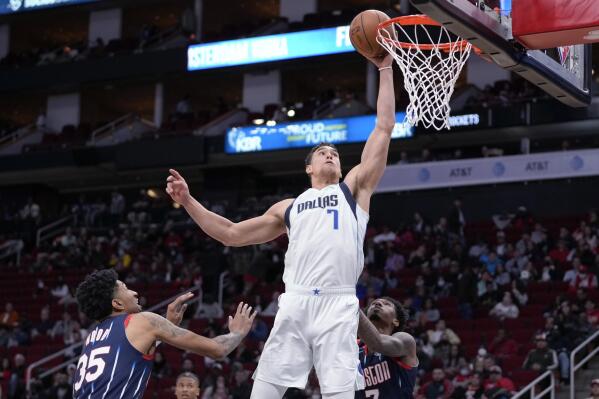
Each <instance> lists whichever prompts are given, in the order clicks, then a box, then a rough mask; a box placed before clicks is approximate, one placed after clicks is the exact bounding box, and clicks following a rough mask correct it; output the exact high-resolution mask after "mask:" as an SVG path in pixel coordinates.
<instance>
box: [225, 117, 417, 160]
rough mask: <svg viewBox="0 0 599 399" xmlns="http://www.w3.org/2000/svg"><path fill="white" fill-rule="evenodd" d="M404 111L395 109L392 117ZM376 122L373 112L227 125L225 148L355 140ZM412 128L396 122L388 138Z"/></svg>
mask: <svg viewBox="0 0 599 399" xmlns="http://www.w3.org/2000/svg"><path fill="white" fill-rule="evenodd" d="M404 117H405V114H404V113H403V112H398V113H397V114H396V120H398V121H403V120H404ZM375 123H376V116H375V115H363V116H354V117H348V118H337V119H322V120H311V121H298V122H291V123H279V124H277V125H275V126H262V125H260V126H244V127H234V128H232V129H229V130H228V131H227V134H226V139H225V152H226V153H228V154H238V153H244V152H258V151H269V150H282V149H289V148H300V147H312V146H314V145H316V144H318V143H321V142H323V141H325V142H329V143H335V144H344V143H359V142H364V141H366V140H367V139H368V136H369V135H370V132H371V131H372V129H373V128H374V125H375ZM413 133H414V128H413V127H411V126H409V125H408V124H407V123H403V122H401V123H396V124H395V129H394V130H393V134H392V136H391V138H394V139H397V138H407V137H412V135H413Z"/></svg>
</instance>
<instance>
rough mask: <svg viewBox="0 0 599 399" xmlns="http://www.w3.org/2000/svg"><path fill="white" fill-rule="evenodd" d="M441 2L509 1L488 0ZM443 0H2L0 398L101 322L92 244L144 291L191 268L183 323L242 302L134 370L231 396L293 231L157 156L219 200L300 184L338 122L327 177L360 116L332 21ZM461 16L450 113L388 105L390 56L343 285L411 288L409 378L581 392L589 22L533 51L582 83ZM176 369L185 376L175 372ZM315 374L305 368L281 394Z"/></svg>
mask: <svg viewBox="0 0 599 399" xmlns="http://www.w3.org/2000/svg"><path fill="white" fill-rule="evenodd" d="M460 1H461V2H463V3H464V4H465V3H468V4H469V5H468V6H472V7H474V8H475V10H479V11H480V10H482V11H480V12H483V13H485V14H484V15H491V16H492V17H493V18H497V20H501V21H500V22H501V23H502V24H504V25H505V21H506V20H509V19H510V18H511V17H510V12H511V6H505V3H509V2H507V1H501V2H500V1H499V0H485V1H478V0H471V1H470V2H468V0H460ZM460 1H456V2H455V4H458V3H459V4H461V2H460ZM518 1H520V2H526V1H528V0H512V3H514V12H515V10H516V8H515V7H516V4H515V3H517V2H518ZM547 1H549V0H547ZM442 2H445V3H452V4H453V2H450V1H448V0H426V1H424V0H414V1H413V2H412V3H410V1H406V0H301V1H300V0H231V1H216V0H61V1H58V0H0V399H6V398H8V399H21V398H39V399H67V398H73V397H74V396H73V394H74V393H73V392H74V391H73V388H72V386H73V384H74V383H76V382H77V380H79V379H83V378H84V376H85V365H82V363H81V362H80V361H78V359H79V356H80V354H81V353H82V351H83V350H84V347H85V342H86V339H88V334H89V333H90V332H91V331H93V330H94V328H95V323H96V322H95V321H93V320H90V319H89V318H87V317H86V316H85V315H84V314H83V313H82V312H81V311H80V309H79V307H78V304H77V298H76V297H77V296H76V289H77V286H78V285H79V283H81V282H82V281H83V280H84V278H85V276H86V275H88V274H89V273H91V272H93V271H94V270H103V269H114V270H115V271H116V272H117V273H118V276H119V279H120V280H121V281H123V282H124V283H125V284H126V285H127V286H128V287H129V288H130V289H132V290H134V291H136V292H137V293H138V295H139V297H138V299H139V304H140V305H141V306H142V307H143V309H144V310H147V311H153V312H155V313H158V314H160V315H165V314H166V313H167V305H168V304H169V303H171V302H172V301H173V300H174V299H175V298H176V297H177V296H179V295H180V294H181V293H184V292H189V291H191V292H193V294H194V297H193V299H192V300H191V301H189V302H188V308H187V310H186V312H185V314H184V316H183V320H182V322H181V327H183V328H186V329H189V330H190V331H193V332H195V333H196V334H199V335H203V336H205V337H209V338H214V337H216V336H219V335H222V334H226V333H227V332H228V326H227V322H228V316H229V315H232V314H234V313H235V310H236V308H237V304H238V303H239V302H240V301H244V302H247V303H248V304H249V305H251V306H252V307H253V308H254V309H255V310H256V311H258V316H257V318H256V320H255V321H254V324H253V326H252V328H251V330H250V332H249V334H248V335H247V337H246V338H245V339H244V340H243V341H242V342H241V344H240V345H239V346H238V347H237V348H236V349H234V350H233V351H232V352H231V353H230V354H228V355H227V356H226V357H224V358H222V359H218V360H214V359H212V358H210V357H202V356H199V355H197V354H194V353H191V352H187V351H184V350H181V349H177V348H175V347H174V346H170V345H168V344H166V343H162V344H161V345H159V346H158V347H157V348H156V353H155V354H154V361H153V366H152V373H151V377H150V379H149V382H148V385H147V388H146V390H145V393H144V394H143V397H144V398H175V397H177V398H195V397H199V398H202V399H249V398H250V394H251V391H252V386H253V383H254V382H253V379H252V374H253V372H254V370H255V369H256V367H257V364H258V360H259V358H260V356H261V352H262V349H263V347H264V344H265V341H266V340H267V337H268V336H269V333H270V331H271V329H272V327H273V323H274V320H275V315H276V314H277V310H278V298H279V295H280V294H281V293H283V292H284V291H285V286H284V283H283V271H284V262H285V252H286V250H287V247H288V241H287V236H286V235H285V234H283V235H281V236H280V237H279V238H277V239H275V240H274V241H271V242H268V243H265V244H260V245H251V246H242V247H236V246H231V247H228V246H224V245H223V244H222V243H221V242H219V241H216V240H214V239H212V238H210V237H209V236H208V235H207V234H206V233H204V232H203V231H202V230H201V229H200V228H199V227H198V226H197V225H196V223H195V222H194V221H193V220H192V219H191V218H190V216H189V215H188V214H187V212H186V210H185V209H184V208H183V207H182V206H180V205H179V204H178V203H175V202H173V200H172V199H171V197H170V196H169V194H167V192H166V191H165V189H166V178H167V176H169V169H171V168H172V169H176V170H178V171H179V172H180V173H181V175H183V176H184V177H185V178H186V180H187V183H188V184H189V188H190V191H191V194H192V195H193V196H194V197H195V198H196V199H197V200H198V201H199V202H200V203H201V204H202V205H203V206H204V207H205V208H206V209H208V210H210V211H212V212H214V213H216V214H218V215H221V216H224V217H226V218H228V219H229V220H231V221H232V222H239V221H241V220H245V219H248V218H251V217H255V216H259V215H262V214H263V213H264V212H266V211H267V210H268V209H269V208H270V207H271V205H273V204H275V203H276V202H278V201H280V200H282V199H285V198H295V197H297V196H298V195H299V194H301V193H302V192H304V191H305V190H306V189H308V188H309V187H310V179H309V177H308V176H307V175H306V170H305V169H306V168H305V162H304V160H305V157H306V155H307V153H308V151H309V150H310V148H311V147H312V146H314V145H316V144H319V143H320V142H332V143H335V145H336V146H337V149H338V151H339V154H340V160H341V167H342V172H343V175H344V176H345V175H346V174H347V173H348V172H349V170H350V169H351V168H352V167H353V166H355V165H357V164H358V163H359V162H360V159H361V153H362V149H363V148H364V143H365V142H366V140H367V139H368V137H369V134H370V132H371V131H372V129H373V128H374V126H375V123H376V116H375V115H376V110H377V93H378V86H379V72H378V71H377V68H376V67H375V66H374V65H373V64H371V63H370V62H368V60H366V59H365V58H364V57H362V56H361V55H360V54H358V53H357V52H356V51H354V48H353V47H352V44H351V43H350V40H349V36H348V35H349V24H350V22H351V21H352V19H353V18H354V17H355V16H356V15H357V14H358V13H359V12H361V11H364V10H367V9H377V10H380V11H383V12H384V13H386V14H387V15H388V16H390V17H391V18H393V17H398V16H400V15H409V14H417V13H421V12H428V11H429V10H431V9H430V8H426V7H428V6H429V5H430V4H433V6H434V5H437V4H440V3H442ZM529 2H530V3H535V4H538V1H537V0H535V1H532V0H531V1H529ZM557 2H558V3H559V1H557ZM562 2H563V1H562ZM584 2H585V0H578V3H584ZM424 3H427V5H423V4H424ZM428 3H430V4H428ZM419 6H420V7H421V8H420V10H419V9H418V8H417V7H419ZM460 7H466V6H465V5H463V6H460ZM507 7H509V8H507ZM532 7H533V8H534V7H540V6H538V5H533V6H532ZM572 7H574V6H572ZM595 8H596V7H595ZM431 12H432V11H431ZM494 13H495V14H494ZM531 13H532V11H531ZM533 14H534V13H532V14H531V17H530V18H531V21H533V22H534V21H535V19H534V18H537V17H535V16H534V15H533ZM431 15H432V14H431ZM535 15H536V14H535ZM433 17H434V16H433ZM456 18H458V19H459V18H462V17H459V16H458V17H456ZM515 18H516V15H514V32H516V19H515ZM538 18H542V17H538ZM595 22H597V25H598V26H599V20H597V21H595ZM509 24H510V25H509V26H510V32H511V22H509ZM464 25H465V26H470V25H468V24H467V23H466V22H464ZM451 26H455V24H448V25H447V27H448V29H451ZM473 29H475V30H476V31H480V32H483V30H482V28H481V27H480V26H475V27H474V28H473ZM589 29H590V30H592V29H591V28H589ZM594 29H595V30H592V31H591V33H589V34H588V35H587V36H585V40H591V39H593V38H594V39H593V41H595V40H597V39H599V34H598V33H597V32H599V27H594ZM585 32H586V31H585ZM593 32H595V33H593ZM585 34H586V33H585ZM516 35H520V33H518V34H517V33H514V36H516ZM593 35H595V36H593ZM465 37H466V36H465ZM485 37H486V38H489V37H490V36H485ZM523 37H524V36H518V37H517V38H516V39H517V40H516V39H510V40H509V41H506V40H504V38H502V39H501V40H500V39H498V38H491V39H489V40H488V41H489V42H493V43H495V44H497V43H499V44H506V43H509V45H510V46H511V47H510V49H509V51H516V52H517V54H519V56H520V55H522V54H525V53H527V48H529V49H532V48H534V47H533V45H532V44H531V42H530V41H526V40H524V39H523ZM589 37H590V38H591V39H588V38H589ZM467 38H469V40H472V41H473V43H475V44H476V45H477V46H479V47H481V48H482V49H483V54H482V56H483V57H479V56H478V55H476V54H474V51H473V53H472V55H471V56H470V58H469V59H468V61H467V62H466V64H465V66H464V68H463V69H462V71H461V74H460V75H459V77H458V78H457V81H456V83H455V90H454V92H453V95H452V96H451V100H450V106H451V116H450V118H449V126H450V129H443V130H441V131H436V130H434V129H427V128H424V127H423V126H422V125H417V126H411V125H409V124H408V123H406V122H404V117H405V116H406V114H405V112H406V107H407V106H408V104H409V102H410V98H409V97H408V95H407V94H406V92H405V90H404V80H403V76H402V73H401V71H400V69H399V68H398V66H397V65H394V82H395V95H396V112H397V114H396V122H397V124H396V125H395V128H394V130H393V134H392V139H391V144H390V149H389V155H388V162H387V168H386V171H385V174H384V175H383V178H382V180H381V183H380V184H379V186H378V188H377V190H376V191H375V195H374V196H373V197H372V200H371V203H370V220H369V222H368V227H367V231H366V238H365V242H364V269H363V272H362V274H361V275H360V276H359V279H358V281H357V285H356V295H357V297H358V299H359V301H360V307H361V308H362V309H365V308H366V307H367V306H368V305H369V303H370V302H371V301H372V300H373V299H374V298H379V297H382V296H389V297H391V298H394V299H396V300H398V301H399V302H401V304H402V305H403V306H404V307H405V309H406V311H407V312H408V313H409V319H408V321H407V324H406V326H405V328H404V331H405V332H408V333H409V334H411V335H412V336H413V337H414V338H415V340H416V343H417V356H418V359H419V366H418V372H417V379H416V386H415V389H414V394H413V397H414V398H417V399H439V398H443V399H449V398H455V399H473V398H476V399H480V398H487V399H492V398H495V399H500V398H501V399H504V398H519V397H525V398H560V399H562V398H563V399H565V398H569V399H579V398H588V397H590V398H593V399H597V398H599V380H598V379H599V360H598V359H599V355H597V350H596V348H598V347H599V346H598V345H597V343H598V341H599V334H598V332H597V330H598V327H599V288H598V284H597V279H598V276H599V213H598V212H599V98H598V97H595V96H594V95H593V94H594V93H595V94H596V93H599V90H598V89H599V51H595V52H594V54H593V53H592V51H591V50H599V49H598V48H597V45H596V44H593V45H591V44H587V45H586V47H584V48H585V49H586V50H585V51H586V53H585V55H584V57H585V58H584V65H583V64H582V60H583V58H578V57H582V56H571V55H570V53H568V51H570V50H567V51H566V50H564V49H566V47H559V46H562V44H559V45H556V46H555V47H554V48H551V49H547V50H544V51H543V53H542V54H543V56H546V57H548V59H550V60H551V62H553V63H555V65H558V66H560V67H561V66H564V65H566V63H567V62H569V61H568V60H570V61H571V63H572V64H580V65H579V66H580V69H579V70H580V71H581V75H580V76H581V77H580V79H581V80H580V85H582V86H584V90H582V92H576V91H575V90H573V89H568V87H567V84H566V83H564V82H566V80H567V79H565V80H564V79H561V80H560V76H561V74H562V72H558V73H557V75H550V74H546V75H543V76H545V78H546V79H547V81H548V82H549V83H548V84H547V85H545V83H544V82H545V81H543V82H535V81H534V79H536V78H535V77H533V78H531V77H530V76H529V75H527V74H526V72H523V70H522V69H521V65H524V61H522V62H523V63H522V64H520V65H518V66H506V65H505V64H501V63H500V62H498V60H497V59H496V58H493V57H491V58H493V59H492V60H491V58H489V57H486V58H485V57H484V56H485V54H492V52H491V51H490V50H489V51H487V50H485V44H484V43H483V44H481V45H479V44H478V43H479V42H476V41H475V40H476V39H474V38H470V36H468V37H467ZM553 40H555V39H553ZM581 40H582V39H579V41H581ZM589 43H590V42H589ZM500 47H501V46H500ZM571 47H572V48H573V47H574V46H571ZM568 48H569V47H568ZM513 49H516V50H513ZM502 51H505V52H506V53H507V52H508V49H507V48H506V47H503V50H502ZM533 51H540V50H528V54H532V52H533ZM572 51H574V50H572ZM560 62H561V63H560ZM394 64H395V62H394ZM497 64H500V65H497ZM540 64H543V62H541V63H540ZM545 64H546V63H545ZM542 66H543V65H540V66H539V65H536V64H535V65H533V66H530V68H532V69H535V68H536V70H540V69H542V68H541V67H542ZM387 72H388V71H387ZM558 75H559V76H558ZM552 85H553V86H552ZM548 86H551V87H553V88H555V87H558V89H560V90H561V89H562V88H564V89H563V90H564V92H565V93H566V94H559V92H557V91H555V90H554V91H553V92H552V91H551V90H550V89H547V87H548ZM558 89H556V90H558ZM568 90H570V91H568ZM556 93H557V94H556ZM580 93H582V94H580ZM573 105H574V106H573ZM335 216H336V214H335ZM348 245H350V243H348ZM96 360H97V359H96ZM103 367H104V366H102V368H103ZM184 371H189V372H192V373H194V374H196V375H197V376H198V378H199V387H200V391H199V394H198V393H197V392H196V393H194V394H181V393H180V392H178V391H177V392H176V390H175V387H176V384H177V380H176V379H177V376H179V375H180V373H181V372H184ZM108 372H109V365H107V366H106V369H105V371H104V373H108ZM372 373H374V374H367V377H369V378H370V380H373V379H374V380H376V379H377V378H379V379H380V378H383V377H384V375H383V374H384V373H382V374H381V375H379V374H377V373H379V372H378V371H376V370H375V371H372ZM87 376H88V378H89V367H88V374H87ZM371 382H372V381H371ZM367 383H368V382H367ZM141 392H143V389H142V391H141ZM369 392H374V391H368V390H367V391H366V395H367V396H366V397H367V398H370V399H372V398H374V399H386V398H387V397H384V396H381V397H380V398H379V397H378V391H377V393H376V395H375V396H372V395H374V394H369ZM368 395H371V396H368ZM75 397H76V396H75ZM91 397H92V398H95V397H96V396H95V394H94V395H92V396H91ZM97 397H101V396H97ZM109 397H110V398H112V397H117V396H110V395H108V396H106V398H109ZM135 397H138V396H135ZM321 397H322V396H321V392H320V388H319V382H318V378H317V375H316V373H314V372H313V373H312V374H311V375H310V378H309V380H308V383H307V386H306V388H305V389H304V390H301V389H289V390H288V391H287V392H286V394H285V398H289V399H291V398H298V399H299V398H304V399H316V398H321ZM259 399H260V398H259Z"/></svg>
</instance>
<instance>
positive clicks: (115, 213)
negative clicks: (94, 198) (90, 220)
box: [110, 191, 125, 223]
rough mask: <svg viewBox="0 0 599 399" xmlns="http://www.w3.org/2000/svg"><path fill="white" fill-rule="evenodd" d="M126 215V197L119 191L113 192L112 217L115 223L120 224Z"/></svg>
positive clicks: (111, 202)
mask: <svg viewBox="0 0 599 399" xmlns="http://www.w3.org/2000/svg"><path fill="white" fill-rule="evenodd" d="M124 213H125V197H124V196H123V194H121V193H119V192H118V191H113V192H112V194H111V199H110V216H111V218H112V222H113V223H118V222H119V221H120V220H121V219H122V218H123V215H124Z"/></svg>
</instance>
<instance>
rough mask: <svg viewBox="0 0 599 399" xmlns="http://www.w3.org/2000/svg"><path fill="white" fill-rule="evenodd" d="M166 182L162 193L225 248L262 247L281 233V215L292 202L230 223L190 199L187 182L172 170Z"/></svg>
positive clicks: (276, 205)
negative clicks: (177, 204) (166, 194)
mask: <svg viewBox="0 0 599 399" xmlns="http://www.w3.org/2000/svg"><path fill="white" fill-rule="evenodd" d="M166 182H167V183H166V192H167V193H168V194H169V195H170V196H171V198H172V199H173V201H175V202H177V203H179V204H181V205H182V206H183V207H184V208H185V210H186V211H187V213H188V214H189V216H191V218H192V219H193V220H194V221H195V222H196V223H197V224H198V226H200V228H201V229H202V230H203V231H204V232H205V233H206V234H208V235H209V236H210V237H212V238H214V239H215V240H218V241H220V242H221V243H222V244H224V245H226V246H229V247H241V246H244V245H252V244H262V243H264V242H268V241H272V240H274V239H275V238H277V237H278V236H280V235H281V234H284V233H285V211H286V210H287V207H288V206H289V205H290V204H291V202H292V201H293V200H292V199H286V200H283V201H280V202H277V203H276V204H274V205H273V206H272V207H270V209H268V210H267V211H266V212H265V213H264V215H262V216H258V217H255V218H252V219H248V220H244V221H242V222H239V223H233V222H232V221H230V220H229V219H227V218H224V217H222V216H220V215H218V214H216V213H214V212H211V211H209V210H208V209H206V208H205V207H204V206H202V204H200V203H199V202H198V201H197V200H196V199H195V198H193V197H192V196H191V194H190V193H189V187H188V186H187V182H185V179H184V178H183V177H182V176H181V175H180V174H179V172H177V171H176V170H174V169H170V176H169V177H168V178H167V179H166Z"/></svg>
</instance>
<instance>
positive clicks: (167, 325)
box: [142, 312, 188, 338]
mask: <svg viewBox="0 0 599 399" xmlns="http://www.w3.org/2000/svg"><path fill="white" fill-rule="evenodd" d="M142 314H143V315H144V317H145V318H146V320H148V321H149V322H150V324H151V325H152V326H153V327H154V328H156V329H157V330H159V331H160V332H161V333H162V334H164V335H165V336H167V337H171V338H177V337H182V336H183V335H185V334H187V333H188V331H187V330H185V329H183V328H181V327H177V326H176V325H174V324H173V323H171V322H170V321H168V320H167V319H165V318H164V317H162V316H159V315H157V314H155V313H151V312H145V313H142Z"/></svg>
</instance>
